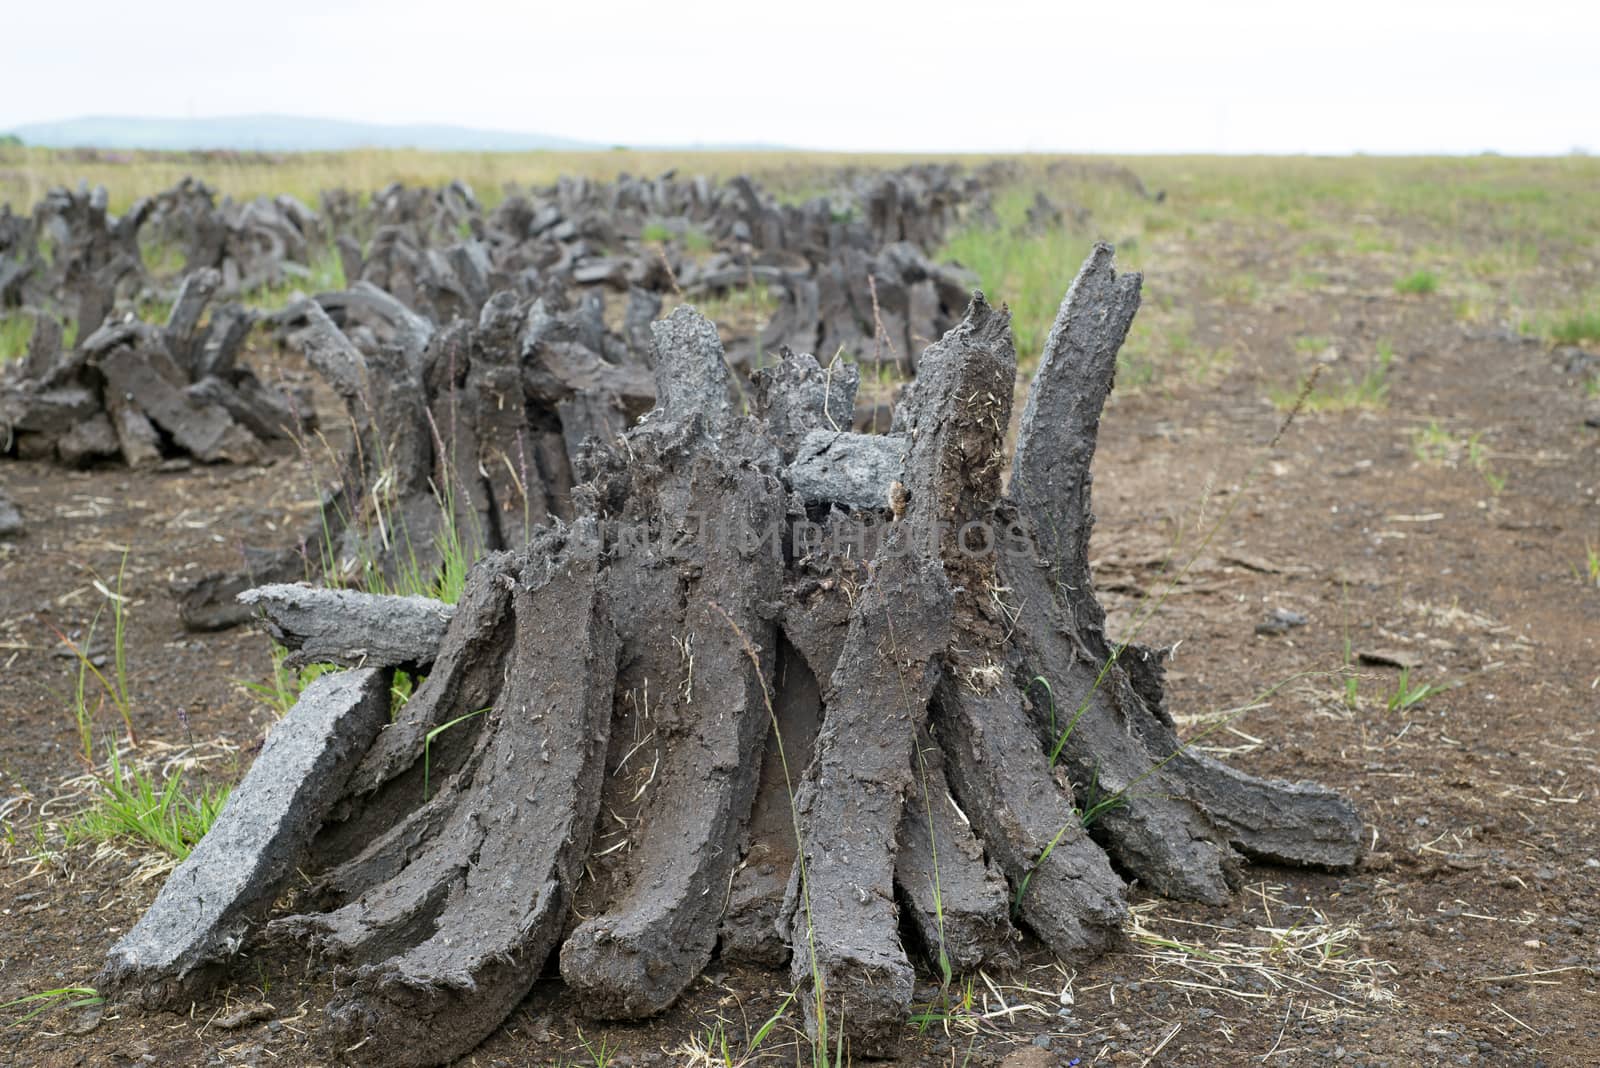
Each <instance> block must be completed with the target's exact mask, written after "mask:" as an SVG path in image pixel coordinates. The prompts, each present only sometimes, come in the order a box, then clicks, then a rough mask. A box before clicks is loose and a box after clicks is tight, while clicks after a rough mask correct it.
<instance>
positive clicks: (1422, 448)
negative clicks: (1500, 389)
mask: <svg viewBox="0 0 1600 1068" xmlns="http://www.w3.org/2000/svg"><path fill="white" fill-rule="evenodd" d="M1411 451H1412V453H1413V454H1414V455H1415V456H1416V458H1417V459H1418V460H1419V461H1421V462H1422V463H1424V464H1426V465H1428V466H1430V467H1458V466H1460V465H1461V464H1463V463H1465V464H1466V465H1467V466H1468V467H1470V468H1472V470H1474V471H1476V472H1478V474H1479V475H1481V476H1482V477H1483V481H1484V483H1485V484H1486V485H1488V487H1489V489H1490V490H1491V491H1492V492H1494V493H1495V494H1499V493H1500V492H1501V491H1502V490H1504V489H1505V488H1506V477H1505V476H1504V475H1501V474H1499V473H1497V472H1496V471H1495V470H1494V469H1493V468H1491V467H1490V466H1489V449H1488V447H1487V446H1485V445H1484V443H1483V432H1482V431H1479V432H1477V433H1474V434H1469V435H1467V436H1466V437H1464V438H1458V437H1456V436H1455V435H1454V434H1452V433H1450V431H1448V430H1446V429H1445V428H1444V427H1442V426H1440V425H1439V421H1438V420H1437V419H1435V420H1433V421H1431V422H1429V424H1428V425H1427V426H1426V427H1422V428H1420V429H1418V430H1415V431H1413V432H1412V434H1411Z"/></svg>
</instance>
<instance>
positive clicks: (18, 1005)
mask: <svg viewBox="0 0 1600 1068" xmlns="http://www.w3.org/2000/svg"><path fill="white" fill-rule="evenodd" d="M105 1000H106V999H105V998H103V997H101V996H100V992H99V991H98V990H96V989H95V988H94V987H92V986H63V987H57V988H56V989H54V990H41V991H40V992H39V993H37V994H28V995H27V996H25V997H20V998H16V999H14V1000H12V1001H7V1002H5V1003H4V1004H0V1013H10V1012H19V1013H21V1015H19V1016H18V1017H17V1018H16V1019H14V1020H12V1021H11V1024H12V1025H13V1026H15V1025H18V1024H25V1023H28V1022H29V1021H30V1020H34V1019H36V1018H38V1017H39V1016H42V1015H43V1014H45V1013H47V1012H49V1011H50V1010H52V1009H84V1008H88V1007H89V1006H90V1005H100V1004H104V1002H105ZM23 1010H26V1011H23Z"/></svg>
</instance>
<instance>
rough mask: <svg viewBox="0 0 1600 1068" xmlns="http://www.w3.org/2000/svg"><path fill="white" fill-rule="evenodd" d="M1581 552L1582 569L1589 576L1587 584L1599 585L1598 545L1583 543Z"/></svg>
mask: <svg viewBox="0 0 1600 1068" xmlns="http://www.w3.org/2000/svg"><path fill="white" fill-rule="evenodd" d="M1583 552H1584V559H1583V571H1584V573H1585V574H1587V575H1588V576H1589V584H1590V585H1591V586H1600V545H1595V544H1594V543H1592V542H1588V543H1585V544H1584V547H1583Z"/></svg>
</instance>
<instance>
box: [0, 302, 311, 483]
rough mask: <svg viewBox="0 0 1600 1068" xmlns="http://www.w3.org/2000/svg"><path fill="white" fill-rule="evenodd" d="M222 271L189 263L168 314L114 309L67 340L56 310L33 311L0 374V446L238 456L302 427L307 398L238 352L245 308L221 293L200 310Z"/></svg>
mask: <svg viewBox="0 0 1600 1068" xmlns="http://www.w3.org/2000/svg"><path fill="white" fill-rule="evenodd" d="M220 282H221V276H220V275H219V274H218V272H216V271H214V270H201V271H196V272H194V273H192V274H190V275H188V276H187V277H186V278H185V279H184V281H183V285H182V288H181V289H180V290H179V293H178V298H177V301H176V303H174V304H173V306H172V312H171V314H170V315H169V316H168V317H167V321H166V323H165V325H163V326H160V327H157V326H152V325H150V324H147V323H143V322H140V321H138V320H137V319H132V318H131V317H130V318H129V319H127V320H125V321H121V322H116V321H113V322H110V323H106V324H104V325H101V326H99V327H98V328H97V329H95V330H94V331H93V332H92V333H91V334H89V335H88V336H87V337H84V338H82V339H81V340H80V342H79V343H78V344H77V345H76V346H75V347H72V348H68V347H65V346H64V345H63V344H62V330H61V326H60V324H59V323H57V322H56V320H55V319H53V318H51V317H49V316H47V315H41V316H39V317H38V319H37V320H36V322H35V324H34V330H33V337H32V340H31V342H30V344H29V348H28V353H27V355H26V356H25V357H24V358H23V359H22V360H20V361H19V362H18V364H17V366H16V367H15V368H12V369H10V371H9V373H8V375H7V378H6V380H5V381H4V382H0V455H6V454H14V455H16V456H18V457H21V458H24V459H54V460H57V461H59V462H61V463H63V464H66V465H68V466H73V467H81V466H84V465H87V464H90V463H93V462H95V461H96V460H100V459H105V458H109V457H120V458H121V459H122V460H123V461H124V462H126V463H127V464H128V466H129V467H134V468H147V467H154V466H156V465H158V464H160V463H161V462H162V460H163V459H164V458H165V457H167V456H168V455H169V454H174V455H181V456H189V457H193V458H194V459H197V460H200V461H202V462H205V463H216V462H224V461H226V462H232V463H247V462H251V461H254V460H257V459H259V458H260V457H261V456H262V452H263V447H264V446H265V444H266V443H269V442H272V441H276V440H279V439H282V438H286V437H288V436H290V435H291V434H293V433H296V432H298V431H299V430H301V429H304V428H305V427H306V426H307V424H308V421H309V418H310V414H311V413H310V410H309V407H308V405H307V401H306V400H305V399H304V398H301V399H300V400H299V403H298V405H297V404H295V403H294V402H293V401H292V400H291V398H290V397H289V396H288V395H286V394H285V393H283V392H281V391H279V390H277V389H274V388H271V387H269V386H267V385H265V384H264V383H262V381H261V380H260V379H259V378H257V377H256V376H255V374H254V373H253V372H251V371H250V370H249V369H248V368H246V367H243V366H241V365H240V364H239V363H238V360H237V357H238V354H239V349H240V346H241V345H242V344H243V343H244V340H245V337H246V335H247V334H248V333H249V331H250V328H251V326H252V325H253V323H254V321H255V318H254V316H253V314H252V313H250V312H249V311H246V310H245V309H243V308H240V307H239V306H237V305H232V304H229V305H224V306H222V307H220V308H217V309H215V310H214V311H212V313H211V314H210V316H209V317H206V314H205V313H206V311H207V308H208V307H209V305H210V304H211V301H212V298H213V296H214V295H215V294H216V291H217V287H218V285H219V283H220ZM92 319H93V317H92V316H89V317H85V318H84V319H83V320H80V321H83V322H88V321H92ZM202 319H204V322H203V323H202Z"/></svg>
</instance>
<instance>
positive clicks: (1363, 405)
mask: <svg viewBox="0 0 1600 1068" xmlns="http://www.w3.org/2000/svg"><path fill="white" fill-rule="evenodd" d="M1393 363H1394V349H1393V348H1392V347H1391V346H1390V345H1389V344H1388V343H1387V342H1382V341H1380V342H1379V343H1378V356H1377V359H1376V360H1374V361H1373V364H1372V366H1371V367H1369V368H1368V369H1367V371H1366V372H1365V373H1364V374H1362V375H1361V376H1360V377H1359V378H1355V377H1350V376H1346V377H1344V378H1343V379H1340V380H1337V381H1333V382H1326V381H1324V379H1325V377H1326V376H1323V375H1320V374H1319V375H1318V376H1317V380H1316V381H1315V382H1314V383H1312V386H1311V388H1310V390H1309V391H1307V390H1303V389H1301V390H1294V391H1290V390H1285V389H1281V388H1275V389H1272V390H1269V391H1268V396H1269V397H1271V399H1272V403H1273V404H1274V405H1276V406H1277V407H1278V408H1279V409H1280V410H1282V411H1290V410H1292V409H1293V408H1294V407H1295V405H1296V404H1299V405H1301V406H1302V407H1303V408H1304V410H1305V411H1308V412H1350V411H1358V410H1363V409H1364V410H1369V411H1370V410H1375V409H1378V408H1382V407H1385V406H1386V405H1387V404H1388V403H1389V368H1390V366H1391V365H1392V364H1393Z"/></svg>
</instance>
